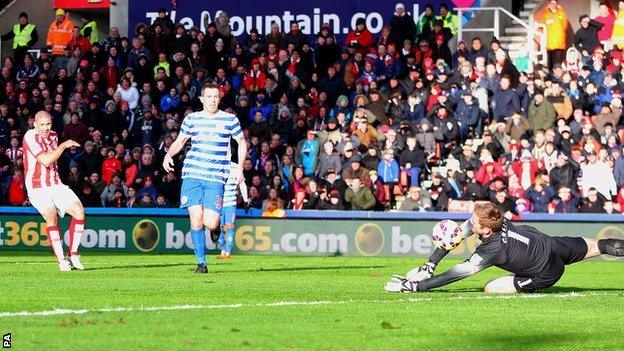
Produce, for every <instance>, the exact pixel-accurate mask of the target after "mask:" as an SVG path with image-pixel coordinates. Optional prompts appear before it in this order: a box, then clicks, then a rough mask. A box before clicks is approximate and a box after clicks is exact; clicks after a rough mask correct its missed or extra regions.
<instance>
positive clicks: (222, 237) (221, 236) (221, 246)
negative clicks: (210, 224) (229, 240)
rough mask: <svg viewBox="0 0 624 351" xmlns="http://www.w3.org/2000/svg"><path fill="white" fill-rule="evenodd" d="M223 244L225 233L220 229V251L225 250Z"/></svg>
mask: <svg viewBox="0 0 624 351" xmlns="http://www.w3.org/2000/svg"><path fill="white" fill-rule="evenodd" d="M225 245H226V243H225V233H224V232H223V231H221V234H220V235H219V249H221V251H225Z"/></svg>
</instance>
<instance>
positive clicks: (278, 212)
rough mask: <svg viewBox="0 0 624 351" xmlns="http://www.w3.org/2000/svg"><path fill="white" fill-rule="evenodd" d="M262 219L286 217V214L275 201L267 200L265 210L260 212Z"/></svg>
mask: <svg viewBox="0 0 624 351" xmlns="http://www.w3.org/2000/svg"><path fill="white" fill-rule="evenodd" d="M262 217H270V218H271V217H273V218H282V217H286V212H284V208H283V206H282V205H281V203H280V202H279V201H278V200H277V199H272V200H269V202H268V204H267V207H266V209H265V210H264V212H262Z"/></svg>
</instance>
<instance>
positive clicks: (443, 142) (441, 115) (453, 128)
mask: <svg viewBox="0 0 624 351" xmlns="http://www.w3.org/2000/svg"><path fill="white" fill-rule="evenodd" d="M433 135H434V137H435V139H436V141H437V142H438V146H439V147H440V149H441V151H442V153H443V154H447V153H448V152H450V151H451V150H452V149H453V146H454V144H455V143H456V142H457V141H458V140H459V137H460V132H459V125H458V123H457V120H455V119H454V118H453V117H452V116H450V115H449V110H448V109H447V108H446V107H444V106H440V107H439V108H438V110H437V114H436V116H435V119H434V120H433Z"/></svg>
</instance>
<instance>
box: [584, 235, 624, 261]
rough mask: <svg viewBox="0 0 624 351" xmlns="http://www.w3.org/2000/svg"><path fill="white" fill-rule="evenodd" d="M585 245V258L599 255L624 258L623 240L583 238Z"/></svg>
mask: <svg viewBox="0 0 624 351" xmlns="http://www.w3.org/2000/svg"><path fill="white" fill-rule="evenodd" d="M583 239H584V240H585V242H586V243H587V248H588V250H587V257H585V258H590V257H595V256H599V255H603V254H604V255H609V256H617V257H622V256H624V240H622V239H615V238H609V239H600V240H596V239H589V238H583Z"/></svg>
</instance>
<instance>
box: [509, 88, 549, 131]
mask: <svg viewBox="0 0 624 351" xmlns="http://www.w3.org/2000/svg"><path fill="white" fill-rule="evenodd" d="M556 117H557V111H555V108H554V107H553V104H552V103H551V102H550V101H548V99H544V93H543V92H542V91H541V90H536V91H535V94H534V95H533V103H532V104H530V105H529V113H528V121H529V122H530V125H531V128H532V130H533V131H536V130H540V129H541V130H546V129H548V128H552V127H553V126H554V125H555V119H556ZM516 119H518V121H519V120H520V118H519V117H516ZM523 134H524V133H523ZM516 140H519V138H518V139H516Z"/></svg>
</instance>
